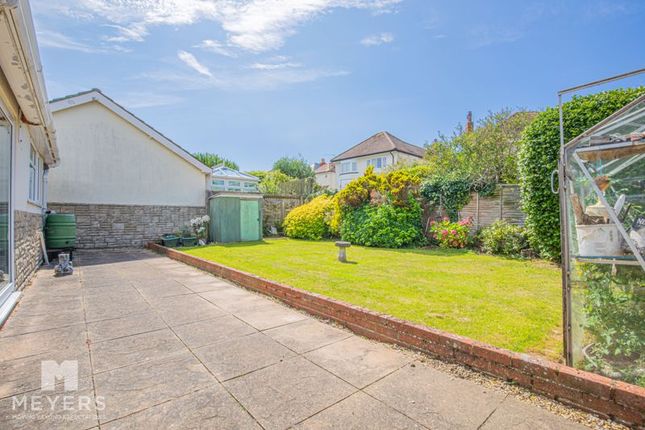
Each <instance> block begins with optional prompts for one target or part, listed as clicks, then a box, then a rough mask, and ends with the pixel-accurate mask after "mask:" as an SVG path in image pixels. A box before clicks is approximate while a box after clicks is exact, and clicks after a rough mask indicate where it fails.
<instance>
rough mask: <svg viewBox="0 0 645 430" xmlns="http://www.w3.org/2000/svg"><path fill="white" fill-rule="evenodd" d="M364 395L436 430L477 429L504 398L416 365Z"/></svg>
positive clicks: (477, 386) (381, 382)
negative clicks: (368, 395)
mask: <svg viewBox="0 0 645 430" xmlns="http://www.w3.org/2000/svg"><path fill="white" fill-rule="evenodd" d="M413 365H414V367H413ZM365 392H367V393H368V394H370V395H371V396H373V397H375V398H376V399H378V400H381V401H382V402H383V403H385V404H387V405H388V406H390V407H393V408H394V409H396V410H398V411H401V412H402V413H404V414H406V415H407V416H409V417H410V418H412V419H414V420H415V421H417V422H419V423H421V424H423V425H424V426H426V427H428V428H432V429H437V430H440V429H476V428H478V427H479V426H480V425H481V424H483V423H484V421H485V420H486V418H488V416H489V415H490V414H491V413H492V412H493V411H494V410H495V409H496V408H497V407H498V406H499V405H500V404H501V403H502V401H503V400H504V398H505V397H506V395H505V394H502V393H498V392H495V391H492V390H490V389H486V388H485V387H483V386H481V385H478V384H475V383H474V382H470V381H466V380H462V379H458V378H456V377H453V376H451V375H448V374H445V373H443V372H439V371H437V370H435V369H431V368H428V367H426V366H423V365H420V364H419V363H416V364H415V363H412V364H410V365H408V366H405V367H404V368H402V369H400V370H398V371H396V372H394V373H392V374H390V375H388V376H387V377H385V378H383V379H381V380H380V381H378V382H376V383H375V384H373V385H371V386H369V387H367V388H366V389H365Z"/></svg>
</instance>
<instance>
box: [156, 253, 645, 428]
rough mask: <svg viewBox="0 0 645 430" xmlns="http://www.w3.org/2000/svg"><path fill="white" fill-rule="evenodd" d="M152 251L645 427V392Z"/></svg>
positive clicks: (371, 333) (356, 328)
mask: <svg viewBox="0 0 645 430" xmlns="http://www.w3.org/2000/svg"><path fill="white" fill-rule="evenodd" d="M148 248H149V249H151V250H153V251H155V252H158V253H160V254H163V255H166V256H167V257H169V258H172V259H174V260H177V261H180V262H182V263H185V264H188V265H191V266H194V267H196V268H198V269H201V270H204V271H206V272H209V273H212V274H214V275H217V276H219V277H222V278H224V279H227V280H230V281H232V282H235V283H236V284H239V285H241V286H242V287H245V288H248V289H250V290H253V291H257V292H260V293H262V294H265V295H268V296H271V297H274V298H276V299H278V300H280V301H282V302H284V303H286V304H287V305H289V306H292V307H294V308H297V309H301V310H304V311H306V312H308V313H310V314H312V315H316V316H318V317H322V318H325V319H329V320H332V321H335V322H337V323H339V324H341V325H343V326H345V327H347V328H348V329H350V330H352V331H353V332H355V333H357V334H360V335H362V336H365V337H368V338H371V339H375V340H378V341H382V342H387V343H392V344H396V345H400V346H403V347H406V348H410V349H413V350H416V351H420V352H423V353H426V354H429V355H431V356H434V357H437V358H439V359H441V360H444V361H449V362H453V363H459V364H464V365H466V366H468V367H471V368H473V369H476V370H478V371H481V372H484V373H486V374H489V375H492V376H495V377H498V378H502V379H505V380H507V381H512V382H515V383H517V384H518V385H521V386H523V387H526V388H528V389H530V390H532V391H535V392H537V393H540V394H544V395H546V396H547V397H550V398H553V399H555V400H558V401H561V402H563V403H566V404H568V405H572V406H575V407H577V408H580V409H582V410H585V411H588V412H591V413H594V414H596V415H600V416H601V417H603V418H610V419H614V420H616V421H619V422H621V423H623V424H626V425H628V426H633V427H643V426H645V418H644V415H643V414H644V412H645V388H642V387H639V386H636V385H632V384H628V383H625V382H622V381H617V380H613V379H610V378H607V377H604V376H601V375H596V374H594V373H590V372H585V371H582V370H578V369H575V368H572V367H569V366H565V365H562V364H559V363H555V362H552V361H548V360H544V359H541V358H538V357H535V356H531V355H528V354H521V353H516V352H513V351H509V350H506V349H502V348H497V347H495V346H492V345H488V344H486V343H483V342H478V341H475V340H472V339H469V338H466V337H463V336H459V335H455V334H452V333H448V332H444V331H442V330H438V329H434V328H431V327H427V326H424V325H420V324H415V323H412V322H409V321H404V320H401V319H398V318H395V317H392V316H389V315H385V314H381V313H378V312H374V311H371V310H368V309H364V308H361V307H358V306H354V305H351V304H348V303H345V302H341V301H338V300H335V299H331V298H328V297H325V296H322V295H319V294H316V293H311V292H309V291H305V290H301V289H298V288H294V287H290V286H288V285H283V284H280V283H278V282H273V281H270V280H267V279H264V278H261V277H259V276H256V275H253V274H250V273H246V272H243V271H241V270H237V269H233V268H231V267H227V266H224V265H222V264H219V263H215V262H213V261H210V260H205V259H203V258H199V257H195V256H192V255H189V254H186V253H183V252H181V251H177V250H175V249H171V248H166V247H163V246H161V245H159V244H156V243H149V244H148Z"/></svg>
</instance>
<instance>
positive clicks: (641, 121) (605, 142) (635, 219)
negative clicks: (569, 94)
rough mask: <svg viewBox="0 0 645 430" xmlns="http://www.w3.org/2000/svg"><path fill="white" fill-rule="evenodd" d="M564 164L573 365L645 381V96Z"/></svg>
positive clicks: (569, 153) (594, 131) (566, 294)
mask: <svg viewBox="0 0 645 430" xmlns="http://www.w3.org/2000/svg"><path fill="white" fill-rule="evenodd" d="M560 164H561V166H560V175H561V187H560V193H561V195H560V198H561V204H562V208H563V211H562V221H563V245H562V247H563V267H564V271H563V283H564V289H563V299H564V311H565V353H566V358H567V364H569V365H572V366H574V367H577V368H581V369H585V370H588V371H592V372H595V373H599V374H602V375H605V376H609V377H611V378H616V379H621V380H624V381H627V382H630V383H633V384H637V385H645V354H644V352H645V351H644V341H645V260H644V257H645V96H641V97H639V98H638V99H636V100H635V101H633V102H632V103H630V104H629V105H627V106H625V107H624V108H623V109H621V110H619V111H618V112H616V113H614V114H613V115H611V116H610V117H609V118H607V119H605V120H604V121H602V122H601V123H599V124H597V125H596V126H594V127H593V128H591V129H589V130H587V131H586V132H585V133H584V134H582V135H581V136H579V137H577V138H575V139H574V140H572V141H571V142H569V143H567V144H566V145H565V146H564V148H563V153H562V155H561V163H560Z"/></svg>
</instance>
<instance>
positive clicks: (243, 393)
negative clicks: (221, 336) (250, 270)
mask: <svg viewBox="0 0 645 430" xmlns="http://www.w3.org/2000/svg"><path fill="white" fill-rule="evenodd" d="M224 386H225V387H226V388H228V390H229V391H230V392H231V393H232V394H233V395H234V396H235V398H236V399H237V400H238V401H239V402H240V403H241V404H242V406H244V408H246V410H248V411H249V412H250V413H251V415H253V417H255V419H256V420H258V422H259V423H260V424H261V425H262V427H264V428H265V429H286V428H289V427H290V426H293V425H294V424H297V423H299V422H300V421H303V420H305V419H306V418H308V417H310V416H313V415H315V414H317V413H318V412H320V411H322V410H323V409H325V408H328V407H329V406H331V405H333V404H335V403H337V402H339V401H340V400H342V399H344V398H346V397H348V396H350V395H351V394H353V393H354V392H356V389H355V388H354V387H352V386H351V385H349V384H347V383H346V382H343V381H342V380H340V379H339V378H337V377H335V376H334V375H332V374H331V373H329V372H327V371H325V370H323V369H321V368H320V367H318V366H316V365H315V364H313V363H311V362H310V361H307V360H305V359H304V358H302V357H295V358H293V359H291V360H286V361H283V362H282V363H279V364H277V365H275V366H270V367H267V368H264V369H262V370H259V371H257V372H253V373H250V374H248V375H246V376H242V377H240V378H236V379H233V380H231V381H228V382H225V383H224Z"/></svg>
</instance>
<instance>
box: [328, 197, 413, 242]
mask: <svg viewBox="0 0 645 430" xmlns="http://www.w3.org/2000/svg"><path fill="white" fill-rule="evenodd" d="M421 212H422V209H421V205H420V204H419V203H418V202H417V201H416V200H414V199H412V198H411V199H410V201H409V203H408V205H406V206H395V205H394V204H392V203H383V204H380V205H370V204H367V205H364V206H362V207H360V208H356V209H353V210H350V211H346V212H344V213H343V218H342V222H341V226H340V236H341V238H342V239H343V240H346V241H348V242H351V243H353V244H356V245H364V246H376V247H382V248H401V247H405V246H411V245H416V244H420V243H422V242H423V239H424V238H423V234H421Z"/></svg>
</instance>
